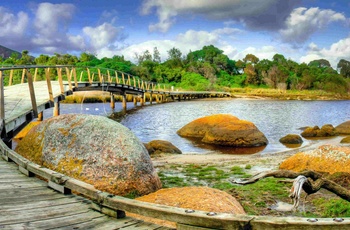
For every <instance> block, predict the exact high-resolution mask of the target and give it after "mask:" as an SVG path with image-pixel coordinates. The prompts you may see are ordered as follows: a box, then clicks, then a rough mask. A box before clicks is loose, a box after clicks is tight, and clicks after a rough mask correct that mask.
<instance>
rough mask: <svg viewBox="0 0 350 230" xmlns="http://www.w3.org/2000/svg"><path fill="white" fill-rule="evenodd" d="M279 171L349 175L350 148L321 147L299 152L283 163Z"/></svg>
mask: <svg viewBox="0 0 350 230" xmlns="http://www.w3.org/2000/svg"><path fill="white" fill-rule="evenodd" d="M280 169H286V170H292V171H296V172H300V171H303V170H313V171H318V172H328V173H330V174H333V173H336V172H347V173H350V147H345V146H335V145H322V146H320V147H318V148H317V149H314V150H310V151H306V152H299V153H297V154H295V155H293V156H291V157H289V158H288V159H286V160H285V161H283V162H282V163H281V165H280Z"/></svg>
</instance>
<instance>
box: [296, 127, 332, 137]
mask: <svg viewBox="0 0 350 230" xmlns="http://www.w3.org/2000/svg"><path fill="white" fill-rule="evenodd" d="M337 135H338V132H337V131H336V130H335V128H334V127H333V125H330V124H327V125H324V126H322V127H321V128H319V127H318V126H314V127H307V128H306V129H305V130H304V131H303V132H302V133H301V136H302V137H332V136H337Z"/></svg>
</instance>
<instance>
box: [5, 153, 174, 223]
mask: <svg viewBox="0 0 350 230" xmlns="http://www.w3.org/2000/svg"><path fill="white" fill-rule="evenodd" d="M90 203H91V201H89V200H87V199H85V198H82V197H79V196H76V195H63V194H60V193H58V192H56V191H54V190H52V189H49V188H48V187H47V183H46V182H45V181H41V180H39V179H38V178H35V177H30V178H28V177H26V176H25V175H23V174H22V173H20V172H19V171H18V166H17V165H16V164H14V163H8V162H5V161H4V160H2V159H1V158H0V213H1V215H0V229H159V230H165V229H167V228H165V227H160V226H157V225H154V224H150V223H144V222H142V221H139V220H135V219H132V218H128V217H126V218H123V219H116V218H112V217H107V216H106V215H104V214H101V213H99V212H97V211H94V210H92V209H90Z"/></svg>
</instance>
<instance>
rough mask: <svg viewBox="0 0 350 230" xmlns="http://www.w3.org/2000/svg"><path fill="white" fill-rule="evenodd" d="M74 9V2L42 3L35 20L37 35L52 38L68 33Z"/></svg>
mask: <svg viewBox="0 0 350 230" xmlns="http://www.w3.org/2000/svg"><path fill="white" fill-rule="evenodd" d="M74 11H75V6H74V5H73V4H66V3H62V4H52V3H40V4H39V5H38V9H37V11H36V15H35V21H34V26H35V28H36V32H37V34H38V35H37V36H38V37H45V38H47V39H50V38H53V37H56V36H60V35H62V33H66V32H67V30H68V25H69V24H70V22H71V20H72V18H73V14H74Z"/></svg>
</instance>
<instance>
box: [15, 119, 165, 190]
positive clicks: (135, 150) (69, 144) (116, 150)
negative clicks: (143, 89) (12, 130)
mask: <svg viewBox="0 0 350 230" xmlns="http://www.w3.org/2000/svg"><path fill="white" fill-rule="evenodd" d="M16 151H17V152H18V153H19V154H21V155H23V156H24V157H26V158H27V159H29V160H31V161H33V162H35V163H37V164H39V165H43V166H45V167H47V168H50V169H52V170H54V171H57V172H60V173H63V174H66V175H68V176H70V177H73V178H76V179H79V180H82V181H85V182H87V183H90V184H92V185H94V186H95V187H96V188H97V189H100V190H103V191H107V192H110V193H113V194H117V195H126V194H129V193H137V194H148V193H150V192H154V191H156V190H158V189H160V188H161V182H160V179H159V177H158V175H157V173H156V171H155V169H154V168H153V164H152V161H151V159H150V156H149V154H148V152H147V150H146V148H145V147H144V145H143V144H142V143H141V142H140V141H139V140H138V138H136V136H135V135H134V134H133V133H132V132H131V131H130V130H129V129H128V128H126V127H124V126H123V125H121V124H119V123H117V122H115V121H113V120H111V119H108V118H106V117H102V116H93V115H83V114H67V115H61V116H58V117H53V118H50V119H47V120H45V121H43V122H42V123H41V124H39V125H37V126H35V127H34V128H32V129H31V130H30V131H29V133H28V134H27V135H26V136H25V137H24V138H23V140H22V141H21V142H19V144H18V146H17V148H16Z"/></svg>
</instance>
